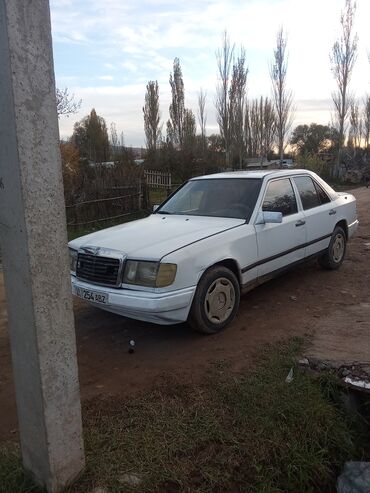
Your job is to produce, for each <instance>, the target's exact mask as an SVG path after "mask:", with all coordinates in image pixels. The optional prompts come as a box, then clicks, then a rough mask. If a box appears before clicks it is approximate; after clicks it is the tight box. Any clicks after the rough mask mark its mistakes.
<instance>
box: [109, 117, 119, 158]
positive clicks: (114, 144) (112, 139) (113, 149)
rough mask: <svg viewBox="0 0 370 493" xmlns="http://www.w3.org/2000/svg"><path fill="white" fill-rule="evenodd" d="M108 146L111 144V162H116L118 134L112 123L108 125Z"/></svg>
mask: <svg viewBox="0 0 370 493" xmlns="http://www.w3.org/2000/svg"><path fill="white" fill-rule="evenodd" d="M109 133H110V144H111V159H113V161H115V160H116V158H117V156H118V154H119V149H118V134H117V127H116V124H115V123H114V122H112V123H111V124H110V132H109Z"/></svg>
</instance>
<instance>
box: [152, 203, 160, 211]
mask: <svg viewBox="0 0 370 493" xmlns="http://www.w3.org/2000/svg"><path fill="white" fill-rule="evenodd" d="M158 207H159V204H155V205H153V212H155V211H156V210H157V209H158Z"/></svg>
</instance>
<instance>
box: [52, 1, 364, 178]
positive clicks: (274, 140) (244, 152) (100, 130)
mask: <svg viewBox="0 0 370 493" xmlns="http://www.w3.org/2000/svg"><path fill="white" fill-rule="evenodd" d="M355 12H356V4H355V2H354V1H353V0H345V5H344V9H343V11H342V13H341V16H340V26H341V31H340V32H341V34H340V36H339V38H338V39H337V41H336V42H335V43H334V45H333V46H332V49H331V50H330V53H329V60H330V68H331V71H332V74H333V78H334V82H335V90H334V91H333V93H332V102H333V116H332V121H331V122H330V123H328V124H327V125H322V124H317V123H311V124H310V125H298V126H296V127H295V128H294V129H293V123H294V116H295V109H296V108H295V103H294V99H293V91H292V89H291V88H290V87H289V86H288V78H287V74H288V37H287V33H286V32H285V30H284V28H283V27H280V28H279V30H278V32H277V34H276V38H275V46H274V48H273V52H272V58H271V61H270V64H269V77H270V81H271V94H270V95H269V96H265V95H264V96H263V95H261V96H260V97H258V98H253V99H251V98H248V97H247V92H248V77H249V67H248V63H247V52H246V49H245V47H243V46H241V47H240V48H239V49H237V48H236V46H235V44H233V43H232V42H231V41H230V37H229V35H228V34H227V32H226V31H225V32H224V34H223V38H222V43H221V47H220V48H219V49H218V50H216V53H215V57H216V67H217V86H216V96H215V100H214V107H215V108H214V109H215V113H216V120H217V123H218V127H219V134H212V135H207V132H206V127H207V112H206V106H207V104H206V103H207V92H206V91H205V90H204V89H203V88H201V89H200V91H199V93H198V98H197V99H198V100H197V110H196V112H193V110H192V109H190V108H188V107H187V106H186V98H185V84H184V77H183V73H182V68H181V63H180V60H179V59H178V58H175V59H174V62H173V67H172V71H171V73H170V76H169V84H170V89H171V102H170V105H169V108H168V113H169V118H168V120H167V121H166V122H164V121H162V115H161V109H160V88H159V84H158V81H156V80H150V81H148V83H147V85H146V93H145V99H144V105H143V108H142V112H143V121H144V132H145V142H146V155H145V158H146V165H147V166H148V167H152V168H160V169H167V170H169V171H171V172H172V173H174V174H175V176H177V177H178V179H179V180H185V179H187V178H189V177H190V176H192V175H194V174H197V173H199V174H200V173H203V172H211V171H213V170H215V171H216V170H218V169H219V168H223V169H242V168H245V166H246V163H247V159H248V158H257V159H258V160H259V161H260V163H261V165H262V163H263V162H264V161H266V160H269V159H272V158H275V159H276V160H277V161H279V162H280V164H281V163H282V162H283V159H284V155H285V152H286V150H287V148H288V150H289V151H290V152H293V153H294V154H295V155H296V159H297V161H298V162H299V164H301V165H305V164H307V163H308V164H310V165H312V166H313V167H315V166H316V167H319V168H320V169H321V168H322V167H323V166H324V165H326V167H327V170H329V171H328V173H329V174H330V175H331V177H336V176H337V175H338V174H339V171H340V167H341V166H342V165H343V164H344V166H345V167H346V168H347V169H348V168H350V167H351V166H357V167H365V168H366V167H369V145H370V142H369V139H370V96H369V95H365V96H364V97H363V98H362V99H356V98H355V96H354V94H353V92H352V90H351V77H352V73H353V68H354V65H355V62H356V57H357V50H358V36H357V34H356V33H355V30H354V20H355ZM63 96H64V97H63ZM57 99H58V94H57ZM63 102H64V104H62V103H63ZM78 104H79V103H74V101H73V98H71V97H70V96H69V94H68V92H67V91H66V90H65V92H64V93H63V91H59V107H60V109H61V111H60V114H68V111H70V113H73V112H75V111H76V108H78ZM197 127H198V129H199V131H197ZM69 144H70V145H73V146H74V147H75V148H76V149H77V150H78V152H79V155H80V157H81V158H83V159H85V160H90V161H94V162H106V161H109V160H112V161H114V162H121V163H127V162H129V163H132V160H133V156H132V153H131V154H130V151H129V149H127V148H126V147H125V146H124V141H123V135H121V136H120V138H118V136H117V130H116V127H115V125H114V124H111V127H110V135H109V132H108V128H107V124H106V122H105V120H104V119H103V118H102V117H101V116H99V115H97V114H96V112H95V110H94V109H93V110H92V111H91V112H90V114H89V115H87V116H86V117H84V118H83V119H82V120H81V121H80V122H77V123H76V124H75V126H74V131H73V135H72V137H71V139H70V142H69ZM315 163H316V164H315Z"/></svg>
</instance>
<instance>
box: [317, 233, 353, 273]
mask: <svg viewBox="0 0 370 493" xmlns="http://www.w3.org/2000/svg"><path fill="white" fill-rule="evenodd" d="M346 244H347V238H346V233H345V232H344V230H343V228H341V227H340V226H337V227H336V228H335V229H334V231H333V234H332V236H331V240H330V243H329V246H328V249H327V250H326V252H325V253H324V255H322V256H321V257H319V264H320V265H321V267H323V268H324V269H328V270H335V269H338V268H339V267H340V266H341V265H342V262H343V260H344V256H345V253H346Z"/></svg>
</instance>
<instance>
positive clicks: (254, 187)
mask: <svg viewBox="0 0 370 493" xmlns="http://www.w3.org/2000/svg"><path fill="white" fill-rule="evenodd" d="M260 188H261V180H260V179H255V178H209V179H207V178H206V179H201V180H190V181H188V182H187V183H186V184H185V185H184V186H183V187H181V188H180V189H179V190H178V191H177V192H176V193H175V194H174V195H173V196H172V197H170V198H169V199H168V200H167V201H166V202H165V203H164V204H163V205H162V206H161V207H160V208H159V209H157V210H156V213H157V214H185V215H190V216H213V217H230V218H237V219H246V220H247V221H249V219H250V216H251V214H252V212H253V209H254V206H255V203H256V200H257V197H258V193H259V191H260Z"/></svg>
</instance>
